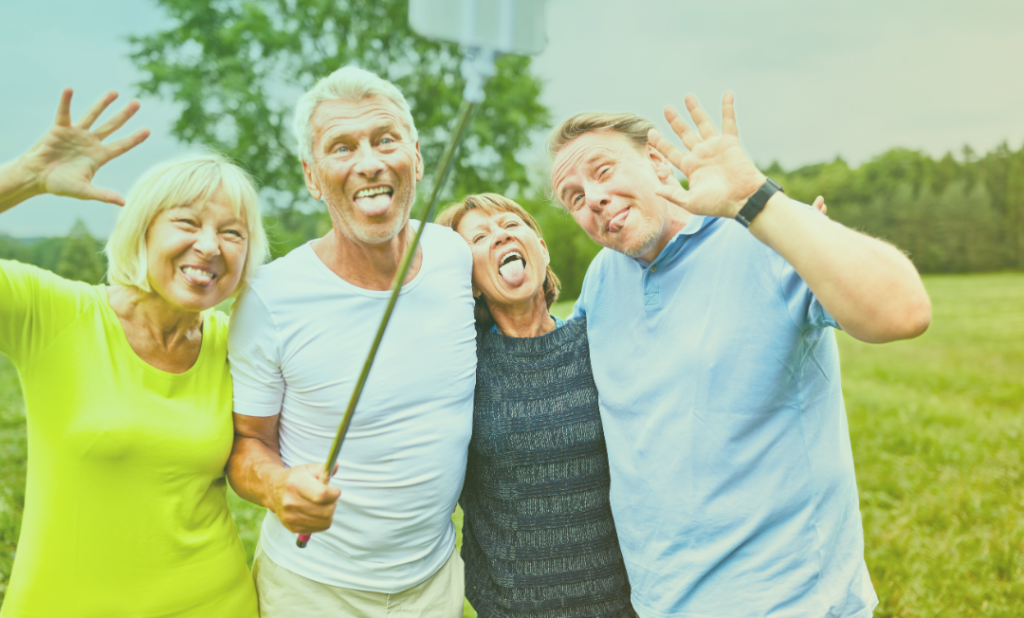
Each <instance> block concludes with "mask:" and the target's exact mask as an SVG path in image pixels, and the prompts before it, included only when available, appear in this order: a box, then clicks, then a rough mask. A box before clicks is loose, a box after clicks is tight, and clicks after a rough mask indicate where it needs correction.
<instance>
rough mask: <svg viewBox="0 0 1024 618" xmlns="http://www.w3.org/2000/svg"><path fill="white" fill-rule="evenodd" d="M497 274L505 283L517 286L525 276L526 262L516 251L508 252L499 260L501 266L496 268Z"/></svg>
mask: <svg viewBox="0 0 1024 618" xmlns="http://www.w3.org/2000/svg"><path fill="white" fill-rule="evenodd" d="M498 274H499V275H501V278H502V279H504V280H505V281H506V282H508V283H510V284H512V285H519V284H521V283H522V282H523V278H524V277H525V276H526V260H524V259H523V256H522V255H521V254H520V253H519V252H518V251H510V252H509V253H507V254H505V257H503V258H501V265H500V266H499V267H498Z"/></svg>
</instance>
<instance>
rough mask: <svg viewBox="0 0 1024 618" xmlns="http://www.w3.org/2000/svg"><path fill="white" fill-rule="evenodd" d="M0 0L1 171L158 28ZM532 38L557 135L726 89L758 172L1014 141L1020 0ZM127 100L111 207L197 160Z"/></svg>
mask: <svg viewBox="0 0 1024 618" xmlns="http://www.w3.org/2000/svg"><path fill="white" fill-rule="evenodd" d="M4 3H5V6H4V7H3V9H2V14H3V15H4V22H5V26H7V27H6V28H5V32H4V37H2V38H0V84H2V87H0V93H2V94H0V162H6V161H9V160H12V159H14V158H16V157H18V156H19V155H20V154H21V153H23V152H24V151H25V150H26V149H28V148H29V147H30V146H31V145H32V144H33V143H34V142H35V141H36V140H37V139H38V138H39V137H40V136H41V135H42V134H43V133H44V132H45V131H46V130H47V128H48V127H49V125H50V124H51V123H52V122H53V117H54V113H55V111H56V107H57V102H58V100H59V97H60V92H61V90H62V89H63V88H64V87H65V86H71V87H73V88H74V89H75V96H74V100H73V103H72V115H73V117H77V115H78V113H80V112H82V111H84V110H85V109H86V107H87V106H88V105H89V104H91V103H92V102H93V101H94V100H96V99H97V98H99V97H100V96H101V95H102V94H103V93H104V92H106V91H107V90H110V89H115V90H117V91H118V92H120V93H121V99H120V100H119V101H118V102H116V103H115V104H114V105H112V106H111V109H112V110H113V109H119V106H120V105H121V104H123V103H124V102H127V101H128V100H130V98H131V97H133V96H135V95H136V90H135V88H134V84H135V83H137V82H139V81H141V80H142V79H143V77H144V76H143V75H142V74H141V73H140V72H138V71H137V70H136V69H135V68H134V66H133V64H132V62H131V60H130V59H129V58H128V54H129V52H130V49H131V47H130V45H129V43H128V41H127V37H128V36H130V35H133V34H134V35H143V34H147V33H151V32H155V31H157V30H160V29H165V28H167V27H169V26H170V25H171V24H172V22H170V20H168V18H167V17H166V16H165V15H164V13H163V12H162V10H161V9H160V8H159V7H157V5H156V3H155V2H153V1H152V0H90V2H88V3H86V2H72V1H70V0H37V1H35V2H14V0H4ZM12 26H13V27H12ZM547 33H548V46H547V48H546V49H545V51H544V52H543V53H542V54H541V55H540V56H538V57H537V58H536V60H535V62H534V71H535V73H536V74H537V75H538V76H539V77H540V78H541V79H542V81H543V83H544V91H543V95H542V101H543V102H544V103H545V104H546V105H547V106H548V107H549V109H550V110H551V112H552V118H553V119H554V121H555V122H558V121H559V120H561V119H564V118H566V117H568V116H569V115H571V114H574V113H576V112H580V111H632V112H636V113H638V114H641V115H643V116H646V117H648V118H650V119H652V120H656V121H657V122H658V124H659V128H661V129H663V131H665V132H667V131H668V127H667V124H666V123H665V122H664V120H663V117H662V110H663V108H664V106H665V105H667V104H673V105H676V106H677V107H678V108H679V109H682V108H683V98H684V97H685V96H686V95H687V94H694V95H696V96H697V97H698V99H699V100H700V101H701V103H702V104H703V105H704V106H705V108H706V109H708V110H709V111H710V110H713V111H712V112H711V115H712V117H713V118H718V117H720V112H719V110H720V104H721V97H722V95H723V94H724V93H725V92H726V91H732V92H734V93H735V96H736V113H737V118H738V121H739V128H740V138H741V140H742V141H743V144H744V147H745V148H746V149H747V152H748V153H749V154H750V155H751V157H752V158H753V159H754V161H756V162H757V163H759V164H761V165H768V164H769V163H771V162H772V161H779V162H780V163H781V164H782V165H783V166H784V167H786V168H787V169H788V168H794V167H798V166H801V165H807V164H812V163H818V162H822V161H830V160H832V159H834V158H835V157H837V156H839V157H842V158H843V159H845V160H846V161H847V162H849V163H850V164H851V165H859V164H861V163H863V162H865V161H868V160H870V159H871V158H872V157H874V156H877V155H880V154H882V153H883V152H885V151H886V150H888V149H890V148H894V147H904V148H911V149H915V150H922V151H924V152H926V153H928V154H930V155H933V156H941V155H943V154H944V153H946V152H948V151H953V152H954V153H959V152H960V151H961V150H962V148H963V146H964V145H970V146H971V148H973V149H974V150H975V151H977V152H986V151H988V150H990V149H992V148H993V147H995V146H996V145H998V144H999V143H1001V142H1003V141H1006V142H1007V143H1008V144H1009V145H1010V147H1011V148H1013V149H1015V150H1016V149H1018V148H1020V147H1021V146H1022V144H1024V2H1021V1H1020V0H973V1H970V2H967V1H950V0H928V1H924V0H886V1H882V0H861V1H860V2H856V3H853V2H830V1H828V0H817V1H810V0H776V1H775V2H771V3H767V2H763V1H758V0H715V1H713V2H712V1H709V0H704V1H702V2H691V1H687V0H631V1H630V2H623V1H622V0H548V9H547ZM141 102H142V110H141V111H140V112H139V114H137V116H136V118H134V119H132V120H131V121H130V122H129V123H128V124H127V125H126V126H125V127H124V128H123V129H122V130H121V132H119V133H118V134H116V135H129V134H130V133H131V132H133V131H134V130H136V129H138V128H141V127H143V126H145V127H149V128H150V129H151V131H152V133H153V134H152V136H151V137H150V138H149V139H148V140H147V141H146V142H145V143H144V144H142V145H141V146H139V147H138V148H136V149H135V150H134V151H132V152H131V153H129V154H127V155H125V156H124V157H121V158H120V159H116V160H114V161H112V162H111V163H109V164H108V165H107V166H105V167H104V168H103V169H101V170H100V172H99V174H97V176H96V179H95V181H94V184H96V185H97V186H100V187H107V188H113V189H115V190H117V191H119V192H120V193H121V194H122V195H124V194H126V193H127V192H128V190H129V189H130V188H131V186H132V183H133V181H134V179H135V178H137V177H138V176H139V175H140V174H141V173H142V172H143V171H144V170H145V169H147V168H148V167H150V166H151V165H153V164H154V163H156V162H159V161H162V160H165V159H167V158H170V157H173V156H177V155H181V154H186V153H188V152H194V151H196V150H197V149H196V148H195V147H191V146H188V145H183V144H180V143H178V142H177V141H176V140H175V139H174V138H173V137H171V135H170V127H171V125H172V123H173V122H174V120H175V119H176V117H177V111H178V110H177V108H176V106H174V105H173V104H170V103H165V102H162V101H160V100H158V99H154V98H149V97H147V98H142V99H141ZM539 153H540V148H539V145H538V148H536V149H535V152H534V153H533V154H527V157H530V156H533V157H536V158H538V159H539V158H540V154H539ZM429 163H430V162H428V164H429ZM826 197H827V196H826ZM116 215H117V207H116V206H110V205H106V204H100V203H98V202H79V201H76V200H71V199H67V198H59V197H54V196H41V197H38V198H34V199H33V200H30V201H28V202H25V203H23V204H21V205H19V206H17V207H16V208H14V209H12V210H10V211H8V212H6V213H3V214H2V215H0V234H9V235H12V236H18V237H36V236H59V235H64V234H66V233H67V232H68V230H69V229H70V228H71V226H72V225H73V224H74V222H75V220H76V218H81V219H82V220H83V221H85V223H86V225H87V226H88V228H89V230H90V231H91V232H92V233H93V234H94V235H96V236H97V237H100V238H104V237H106V236H107V234H108V233H109V231H110V229H111V228H112V227H113V225H114V222H115V221H116Z"/></svg>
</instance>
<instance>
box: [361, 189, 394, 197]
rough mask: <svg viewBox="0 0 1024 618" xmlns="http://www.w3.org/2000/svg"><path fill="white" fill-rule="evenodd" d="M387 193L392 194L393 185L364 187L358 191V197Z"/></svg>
mask: <svg viewBox="0 0 1024 618" xmlns="http://www.w3.org/2000/svg"><path fill="white" fill-rule="evenodd" d="M382 193H387V194H388V195H391V187H374V188H373V189H363V190H362V191H357V192H356V198H360V197H372V196H374V195H380V194H382Z"/></svg>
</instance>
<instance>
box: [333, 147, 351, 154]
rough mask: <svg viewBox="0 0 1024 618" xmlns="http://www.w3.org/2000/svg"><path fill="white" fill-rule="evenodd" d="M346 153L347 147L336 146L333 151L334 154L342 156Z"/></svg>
mask: <svg viewBox="0 0 1024 618" xmlns="http://www.w3.org/2000/svg"><path fill="white" fill-rule="evenodd" d="M348 151H349V148H348V146H338V147H337V148H335V149H334V152H340V153H342V154H344V153H346V152H348Z"/></svg>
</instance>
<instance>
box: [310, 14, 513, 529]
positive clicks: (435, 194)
mask: <svg viewBox="0 0 1024 618" xmlns="http://www.w3.org/2000/svg"><path fill="white" fill-rule="evenodd" d="M469 4H475V3H472V2H470V3H469ZM503 4H505V5H506V6H511V4H512V3H511V2H510V0H504V2H503ZM475 17H476V16H475V14H473V15H472V18H475ZM467 23H470V20H469V19H467ZM505 23H507V24H509V26H508V27H507V28H506V31H509V32H508V33H507V34H506V36H505V37H503V38H505V39H506V40H511V33H510V30H511V24H512V20H508V21H507V22H505ZM499 47H501V45H500V44H499ZM506 51H511V50H506ZM498 53H499V52H498V51H497V50H495V49H493V48H492V47H485V46H472V47H467V48H466V52H465V57H464V58H463V60H462V65H461V69H462V76H463V77H464V78H465V79H466V89H465V90H464V91H463V94H462V97H463V100H462V105H461V106H460V107H459V115H458V117H457V119H456V121H455V130H454V131H453V132H452V135H451V137H450V138H449V139H448V145H447V146H445V149H444V153H443V154H442V155H441V160H440V161H438V164H437V171H436V172H435V173H434V186H433V188H432V189H431V192H430V199H429V200H428V201H427V206H426V210H425V212H424V213H423V216H422V217H420V225H419V229H417V230H416V235H415V236H414V237H413V239H412V242H411V243H410V244H409V246H408V248H406V250H405V255H403V256H402V262H401V265H400V266H399V268H398V273H397V274H396V275H395V280H394V283H393V284H392V286H391V298H389V299H388V305H387V308H385V309H384V317H383V318H381V321H380V326H379V327H377V335H376V336H375V337H374V338H373V344H372V345H371V346H370V353H369V354H368V355H367V356H366V362H364V363H363V370H362V371H361V372H360V373H359V379H358V380H357V381H356V386H355V389H354V390H353V391H352V397H351V399H349V402H348V407H347V408H346V409H345V414H344V416H342V417H341V423H340V424H339V425H338V434H337V435H336V436H335V437H334V443H333V444H332V445H331V453H330V455H329V456H328V457H327V463H326V464H325V465H324V470H325V471H326V472H327V478H328V479H329V478H330V477H331V474H332V472H333V470H334V464H335V462H337V461H338V454H339V453H340V452H341V444H342V442H344V440H345V434H346V433H347V432H348V427H349V424H350V423H351V422H352V414H353V413H354V412H355V410H356V404H357V403H359V397H360V395H362V393H363V387H364V386H365V385H366V379H367V378H368V377H369V375H370V368H371V367H373V360H374V358H375V357H376V356H377V349H378V348H379V347H380V342H381V339H383V338H384V331H385V330H386V329H387V327H388V321H390V320H391V313H392V312H393V311H394V309H395V303H397V302H398V294H399V292H401V291H402V284H403V283H404V282H405V276H406V275H407V274H408V272H409V266H410V265H411V264H412V258H413V256H414V255H415V254H416V247H417V246H418V245H419V242H420V237H421V236H423V230H424V229H425V228H426V227H427V223H428V222H429V221H433V220H434V213H435V212H436V210H437V202H438V199H439V197H440V195H441V189H442V188H443V187H444V184H445V181H446V180H447V179H448V173H449V172H450V171H451V168H452V163H453V162H454V161H455V153H456V151H458V148H459V144H460V143H461V142H462V138H463V136H464V135H465V133H466V127H468V126H469V120H470V117H471V116H472V115H473V110H475V109H476V106H477V105H479V104H480V103H482V102H483V100H484V82H485V81H487V78H488V77H490V76H492V75H494V72H495V67H494V60H495V58H497V56H498ZM309 537H310V535H309V534H300V535H299V538H298V541H296V543H295V544H296V545H298V546H299V547H305V546H306V544H307V543H309Z"/></svg>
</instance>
